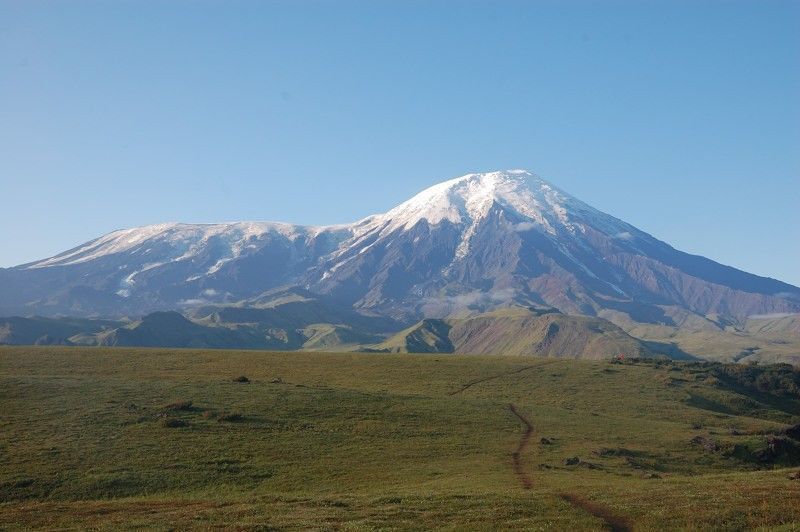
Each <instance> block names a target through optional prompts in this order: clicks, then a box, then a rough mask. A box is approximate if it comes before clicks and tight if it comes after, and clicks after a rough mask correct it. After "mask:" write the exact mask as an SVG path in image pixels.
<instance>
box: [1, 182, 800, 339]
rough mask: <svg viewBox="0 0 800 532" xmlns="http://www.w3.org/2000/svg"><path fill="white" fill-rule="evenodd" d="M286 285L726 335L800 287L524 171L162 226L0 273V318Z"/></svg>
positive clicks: (797, 303)
mask: <svg viewBox="0 0 800 532" xmlns="http://www.w3.org/2000/svg"><path fill="white" fill-rule="evenodd" d="M292 287H296V288H297V289H302V290H305V291H307V292H308V293H313V294H317V295H318V296H319V297H323V298H326V300H328V301H332V302H334V303H335V304H336V305H340V306H343V307H345V308H350V309H354V310H357V311H359V312H362V313H366V314H370V315H378V316H386V317H390V318H393V319H396V320H399V321H400V322H405V323H411V322H413V321H415V320H417V319H420V318H444V317H447V316H453V315H459V314H470V313H473V314H474V313H475V312H482V311H487V310H493V309H496V308H502V307H507V306H515V305H516V306H520V305H521V306H526V307H534V308H555V309H558V310H560V311H561V312H564V313H567V314H580V315H587V316H600V317H604V318H607V319H611V320H612V321H615V322H617V323H623V322H624V323H631V322H634V323H646V324H658V325H668V326H679V325H681V324H682V323H684V322H686V321H687V320H695V321H696V320H701V321H702V320H706V321H710V322H713V323H716V324H721V325H722V326H724V324H726V323H740V322H742V321H744V320H746V319H747V318H748V316H752V315H764V314H774V313H793V312H798V311H800V289H799V288H797V287H795V286H792V285H789V284H786V283H782V282H780V281H776V280H773V279H767V278H763V277H758V276H755V275H751V274H748V273H745V272H742V271H740V270H736V269H734V268H731V267H728V266H724V265H721V264H718V263H716V262H714V261H711V260H709V259H706V258H703V257H699V256H695V255H689V254H686V253H683V252H680V251H678V250H675V249H673V248H672V247H670V246H669V245H667V244H665V243H663V242H661V241H659V240H657V239H655V238H653V237H652V236H650V235H648V234H646V233H644V232H642V231H640V230H638V229H636V228H635V227H633V226H631V225H630V224H627V223H625V222H623V221H621V220H618V219H616V218H614V217H613V216H610V215H608V214H605V213H603V212H600V211H598V210H596V209H594V208H592V207H591V206H589V205H587V204H586V203H583V202H582V201H580V200H578V199H576V198H574V197H572V196H570V195H569V194H567V193H566V192H564V191H562V190H560V189H558V188H557V187H556V186H554V185H552V184H550V183H548V182H547V181H545V180H543V179H541V178H539V177H537V176H535V175H534V174H532V173H530V172H527V171H525V170H510V171H501V172H490V173H476V174H468V175H465V176H462V177H459V178H456V179H451V180H449V181H445V182H443V183H440V184H438V185H434V186H432V187H430V188H428V189H426V190H424V191H422V192H420V193H419V194H417V195H416V196H414V197H413V198H411V199H410V200H408V201H406V202H404V203H401V204H400V205H398V206H397V207H395V208H393V209H391V210H390V211H388V212H387V213H385V214H379V215H375V216H370V217H367V218H365V219H363V220H361V221H358V222H355V223H353V224H347V225H338V226H321V227H311V226H299V225H289V224H282V223H273V222H247V223H230V224H208V225H204V224H161V225H153V226H146V227H140V228H135V229H125V230H121V231H115V232H112V233H109V234H107V235H105V236H102V237H100V238H98V239H96V240H93V241H91V242H88V243H86V244H83V245H81V246H78V247H76V248H74V249H71V250H69V251H66V252H64V253H61V254H59V255H56V256H55V257H51V258H48V259H44V260H41V261H37V262H33V263H30V264H25V265H21V266H17V267H14V268H8V269H2V270H0V315H9V314H24V315H31V314H39V315H50V316H55V315H75V316H104V317H120V316H126V315H127V316H131V315H142V314H145V313H148V312H151V311H155V310H174V309H178V310H181V309H191V308H194V307H201V306H208V305H231V304H236V305H237V306H243V307H247V306H252V305H257V304H258V302H259V301H263V300H264V298H265V297H266V298H267V299H269V294H270V293H272V292H274V291H276V290H283V289H287V288H292Z"/></svg>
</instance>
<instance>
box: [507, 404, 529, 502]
mask: <svg viewBox="0 0 800 532" xmlns="http://www.w3.org/2000/svg"><path fill="white" fill-rule="evenodd" d="M508 408H509V410H511V413H512V414H514V415H515V416H517V417H518V418H519V420H520V421H522V424H523V425H525V433H524V434H523V435H522V438H521V439H520V440H519V443H518V444H517V448H516V449H514V452H513V453H512V454H511V456H512V458H513V460H514V473H516V474H517V477H519V481H520V482H521V483H522V487H523V488H524V489H526V490H529V489H531V487H532V486H533V481H532V480H531V477H530V476H528V474H527V473H526V472H525V469H523V467H522V453H523V452H524V451H525V448H526V447H528V443H529V442H530V440H531V437H532V436H533V425H531V422H530V421H528V418H526V417H525V416H523V415H522V414H520V413H519V410H517V407H516V406H515V405H514V404H513V403H511V404H509V405H508Z"/></svg>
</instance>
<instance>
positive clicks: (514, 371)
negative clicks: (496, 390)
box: [447, 366, 537, 395]
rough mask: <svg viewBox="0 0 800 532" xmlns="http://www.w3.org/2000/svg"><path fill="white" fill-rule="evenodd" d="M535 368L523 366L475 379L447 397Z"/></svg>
mask: <svg viewBox="0 0 800 532" xmlns="http://www.w3.org/2000/svg"><path fill="white" fill-rule="evenodd" d="M535 367H537V366H523V367H521V368H518V369H515V370H513V371H506V372H505V373H498V374H497V375H490V376H489V377H483V378H480V379H475V380H474V381H469V382H468V383H466V384H465V385H463V386H462V387H461V388H459V389H457V390H453V391H452V392H447V395H456V394H459V393H461V392H463V391H464V390H466V389H467V388H471V387H472V386H475V385H476V384H480V383H482V382H486V381H491V380H494V379H499V378H500V377H506V376H508V375H516V374H517V373H522V372H523V371H527V370H529V369H533V368H535Z"/></svg>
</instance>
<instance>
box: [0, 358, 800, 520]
mask: <svg viewBox="0 0 800 532" xmlns="http://www.w3.org/2000/svg"><path fill="white" fill-rule="evenodd" d="M241 375H243V376H246V377H247V378H248V379H249V382H246V383H242V382H234V378H236V377H238V376H241ZM189 401H191V404H190V405H189V404H187V403H188V402H189ZM510 405H513V406H514V408H513V409H512V408H511V406H510ZM515 411H516V413H515ZM523 419H524V420H527V421H529V422H530V425H531V428H532V430H528V427H527V426H526V424H525V422H524V421H523ZM797 423H800V401H798V400H797V397H796V396H794V397H792V396H791V395H786V394H781V393H778V392H775V393H771V392H769V391H764V390H763V389H761V390H759V389H757V388H754V387H747V386H745V385H741V384H737V383H735V382H733V381H730V380H727V379H726V378H724V377H721V376H720V375H719V374H717V373H715V372H714V371H712V370H710V369H709V368H708V367H706V366H703V365H698V364H686V363H659V364H656V363H653V362H642V363H630V364H612V363H609V362H606V361H574V360H557V359H546V358H521V357H514V358H503V357H467V356H452V355H424V356H417V355H385V354H327V353H265V352H252V351H249V352H243V351H191V350H154V349H106V348H33V347H14V348H11V347H9V348H0V529H17V528H32V527H44V528H122V527H124V528H134V527H148V528H149V527H154V528H164V529H166V528H195V527H196V528H207V527H220V526H222V527H234V526H235V527H244V528H250V527H254V528H266V529H270V528H275V529H298V528H302V529H331V528H341V529H347V530H350V529H359V530H364V529H377V528H389V529H397V528H399V529H420V528H446V529H486V528H503V529H565V528H573V529H593V528H598V529H599V528H603V527H606V528H617V529H626V528H627V529H664V528H702V529H744V528H759V527H765V528H781V529H786V530H796V529H797V530H800V480H793V479H790V478H789V477H790V475H792V474H793V473H794V472H796V471H798V466H800V452H798V449H799V448H800V447H798V446H800V442H796V441H794V440H791V438H786V437H785V436H783V435H782V433H783V431H785V429H786V428H787V427H788V426H790V425H793V424H797ZM542 438H546V439H547V440H548V441H549V443H543V441H542ZM776 441H778V442H780V443H779V444H776V443H775V442H776ZM792 442H794V443H792ZM776 445H777V450H775V448H776ZM574 457H577V464H573V463H572V462H574V461H575V460H569V459H571V458H574ZM568 464H569V465H568ZM526 485H529V487H526Z"/></svg>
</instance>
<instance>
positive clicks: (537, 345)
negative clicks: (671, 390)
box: [373, 308, 652, 358]
mask: <svg viewBox="0 0 800 532" xmlns="http://www.w3.org/2000/svg"><path fill="white" fill-rule="evenodd" d="M373 349H375V350H377V351H388V352H393V353H437V352H438V353H463V354H490V353H503V354H506V355H536V356H550V357H559V358H610V357H613V356H616V355H619V354H624V355H626V356H647V355H650V354H652V353H651V350H650V349H649V348H648V347H646V346H645V345H644V344H643V343H641V342H640V341H639V340H637V339H635V338H632V337H631V336H629V335H628V334H626V333H625V332H624V331H623V330H622V329H620V328H619V327H617V326H616V325H614V324H613V323H611V322H609V321H606V320H603V319H600V318H590V317H583V316H567V315H564V314H561V313H559V312H542V311H536V310H531V309H525V308H510V309H503V310H497V311H494V312H487V313H484V314H477V315H474V316H469V317H464V318H448V319H441V320H437V319H426V320H423V321H421V322H419V323H418V324H416V325H414V326H412V327H410V328H408V329H406V330H404V331H401V332H400V333H398V334H396V335H394V336H393V337H391V338H389V339H388V340H386V341H385V342H383V343H380V344H377V345H375V346H373Z"/></svg>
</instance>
